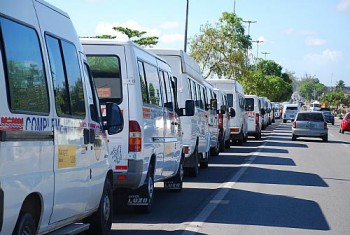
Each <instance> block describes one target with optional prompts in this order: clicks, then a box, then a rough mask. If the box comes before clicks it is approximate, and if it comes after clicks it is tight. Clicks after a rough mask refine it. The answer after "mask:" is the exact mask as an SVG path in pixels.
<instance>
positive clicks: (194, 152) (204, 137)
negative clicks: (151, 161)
mask: <svg viewBox="0 0 350 235" xmlns="http://www.w3.org/2000/svg"><path fill="white" fill-rule="evenodd" d="M149 50H150V51H152V52H154V53H156V54H157V55H159V56H161V57H162V58H164V59H165V60H166V61H167V62H168V63H169V64H170V66H171V69H172V71H173V73H174V76H176V77H177V89H176V90H177V100H178V102H179V106H180V108H183V107H185V106H186V102H187V101H188V100H194V101H195V103H196V107H195V112H194V116H192V117H181V125H182V128H183V132H184V136H183V143H184V147H185V149H186V155H185V162H184V166H185V170H186V174H188V175H190V176H197V174H198V164H199V165H200V166H201V167H202V168H206V167H208V160H209V156H210V151H209V150H210V140H211V136H210V132H209V125H208V105H210V104H208V103H207V102H208V101H207V100H206V99H205V94H206V87H205V86H204V78H203V76H202V74H201V72H200V68H199V65H198V63H197V62H196V61H195V60H194V59H193V58H192V57H190V56H189V55H187V54H186V53H185V52H184V51H182V50H167V49H149ZM209 108H210V109H211V107H209Z"/></svg>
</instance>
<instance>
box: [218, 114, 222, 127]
mask: <svg viewBox="0 0 350 235" xmlns="http://www.w3.org/2000/svg"><path fill="white" fill-rule="evenodd" d="M218 119H219V120H218V127H219V128H220V129H221V128H222V127H223V115H222V113H219V114H218Z"/></svg>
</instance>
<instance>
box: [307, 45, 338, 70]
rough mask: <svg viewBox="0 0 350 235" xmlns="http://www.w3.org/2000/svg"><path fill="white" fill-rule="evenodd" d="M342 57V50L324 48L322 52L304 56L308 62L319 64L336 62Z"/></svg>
mask: <svg viewBox="0 0 350 235" xmlns="http://www.w3.org/2000/svg"><path fill="white" fill-rule="evenodd" d="M341 57H342V53H341V51H334V50H330V49H327V50H324V51H323V52H322V53H320V54H307V55H305V57H304V61H305V62H306V63H308V64H314V65H318V66H322V65H327V64H328V63H330V62H335V61H337V60H338V59H340V58H341Z"/></svg>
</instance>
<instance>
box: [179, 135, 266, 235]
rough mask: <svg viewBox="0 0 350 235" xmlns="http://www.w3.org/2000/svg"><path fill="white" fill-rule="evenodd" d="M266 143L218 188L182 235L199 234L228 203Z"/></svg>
mask: <svg viewBox="0 0 350 235" xmlns="http://www.w3.org/2000/svg"><path fill="white" fill-rule="evenodd" d="M266 143H267V141H264V143H263V145H262V146H261V147H260V148H259V149H257V151H256V152H254V153H253V154H252V155H251V156H250V157H249V158H248V160H247V161H246V162H245V163H244V164H242V168H241V169H240V170H239V171H238V172H237V173H236V174H235V175H233V176H232V178H231V179H230V180H229V181H228V182H224V183H222V184H221V185H220V186H219V187H218V189H219V191H218V192H217V193H216V194H215V196H214V197H213V198H212V199H211V200H210V202H209V203H208V204H207V205H206V206H205V207H204V208H203V210H202V211H201V212H200V213H199V214H198V215H197V216H196V218H194V220H193V221H192V222H190V223H189V224H188V225H187V226H186V227H185V229H184V230H185V231H184V232H183V233H182V235H192V234H195V233H198V232H199V230H200V229H201V227H202V226H203V224H204V222H205V221H206V220H207V219H208V218H209V216H210V215H211V213H213V211H214V210H215V209H216V207H217V206H218V205H221V204H225V203H226V201H225V200H223V199H224V198H225V196H226V195H227V194H228V193H229V192H230V191H231V189H232V188H233V187H234V186H235V184H236V183H237V182H238V180H239V178H241V176H242V175H243V174H244V173H245V172H246V171H247V169H248V168H249V166H250V165H251V164H252V163H253V162H254V160H255V158H256V156H257V155H258V154H259V153H260V152H261V150H262V149H263V148H264V146H265V145H266Z"/></svg>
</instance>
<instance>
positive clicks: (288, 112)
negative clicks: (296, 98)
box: [282, 104, 299, 123]
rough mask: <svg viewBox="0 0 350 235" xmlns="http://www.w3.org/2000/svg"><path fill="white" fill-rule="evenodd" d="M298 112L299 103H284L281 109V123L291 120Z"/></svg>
mask: <svg viewBox="0 0 350 235" xmlns="http://www.w3.org/2000/svg"><path fill="white" fill-rule="evenodd" d="M298 112H299V104H285V105H284V106H283V111H282V119H283V123H286V122H287V121H293V120H294V118H295V116H296V115H297V113H298Z"/></svg>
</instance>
